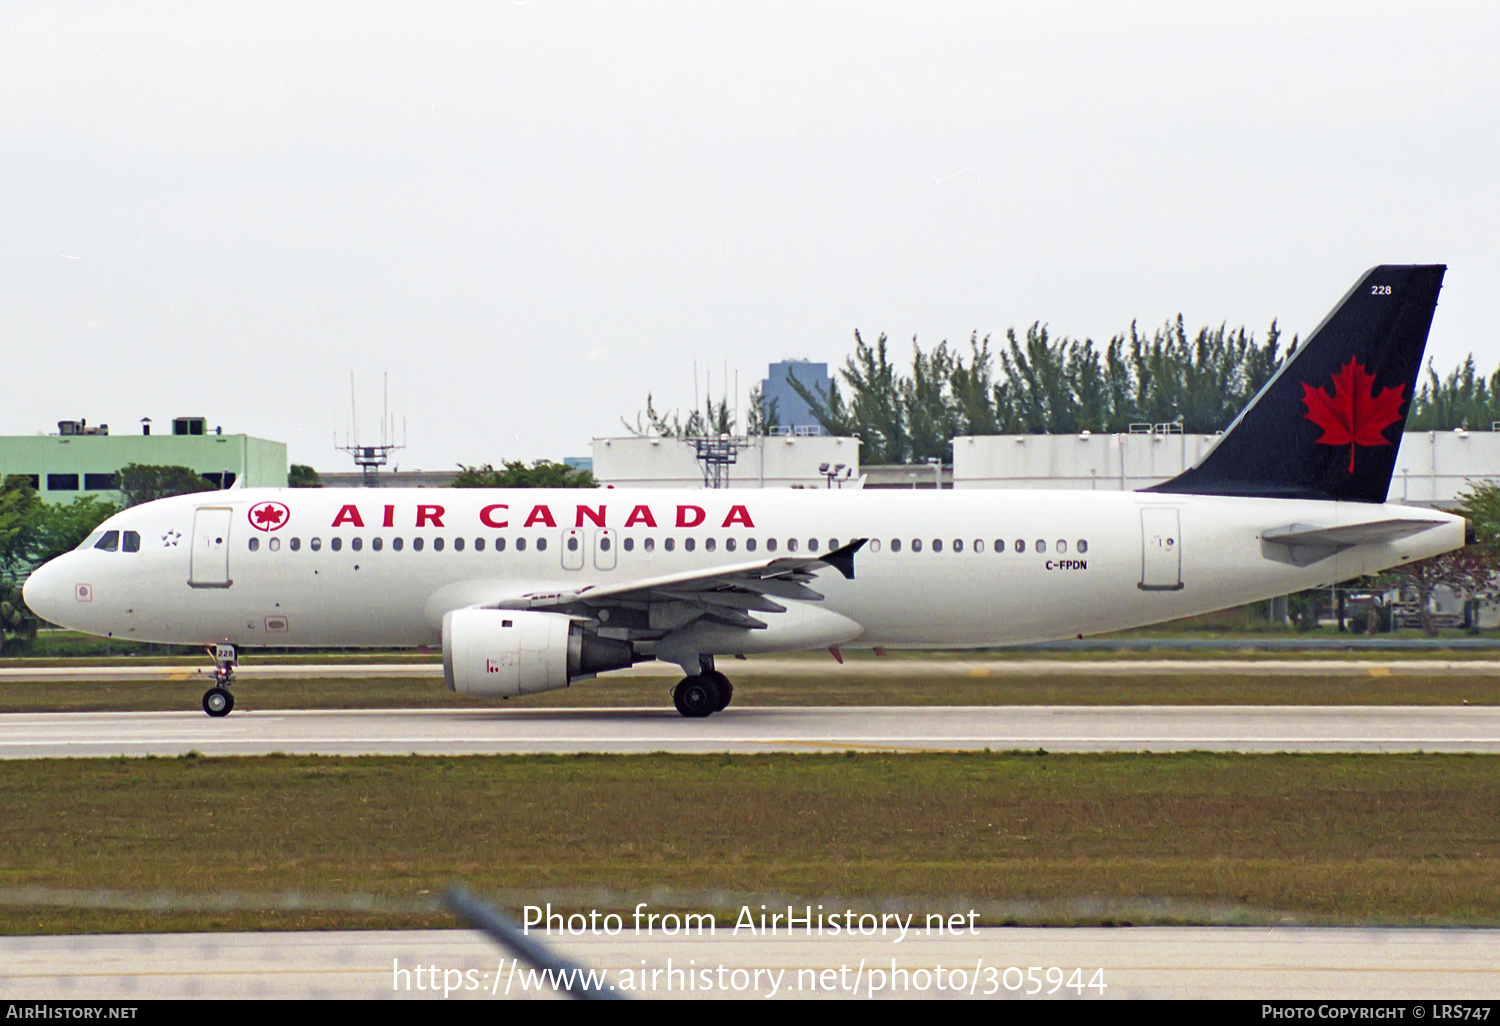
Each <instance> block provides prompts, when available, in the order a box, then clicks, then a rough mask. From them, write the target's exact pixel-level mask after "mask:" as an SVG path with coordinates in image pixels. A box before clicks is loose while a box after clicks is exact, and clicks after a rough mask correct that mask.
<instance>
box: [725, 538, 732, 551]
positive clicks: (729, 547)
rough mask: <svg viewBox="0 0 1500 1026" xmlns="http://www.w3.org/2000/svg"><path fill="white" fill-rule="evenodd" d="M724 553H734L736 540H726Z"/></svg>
mask: <svg viewBox="0 0 1500 1026" xmlns="http://www.w3.org/2000/svg"><path fill="white" fill-rule="evenodd" d="M724 551H725V552H733V551H734V539H733V538H725V539H724Z"/></svg>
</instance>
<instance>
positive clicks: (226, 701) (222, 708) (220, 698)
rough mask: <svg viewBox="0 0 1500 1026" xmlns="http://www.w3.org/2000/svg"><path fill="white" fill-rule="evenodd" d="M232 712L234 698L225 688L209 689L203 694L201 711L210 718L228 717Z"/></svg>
mask: <svg viewBox="0 0 1500 1026" xmlns="http://www.w3.org/2000/svg"><path fill="white" fill-rule="evenodd" d="M233 710H234V696H233V695H231V694H230V693H229V692H228V690H226V689H225V688H209V689H208V690H207V691H205V692H204V693H203V711H204V712H206V713H208V714H209V715H210V716H215V717H217V716H228V715H229V714H230V712H232V711H233Z"/></svg>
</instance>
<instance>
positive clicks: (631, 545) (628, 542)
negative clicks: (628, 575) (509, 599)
mask: <svg viewBox="0 0 1500 1026" xmlns="http://www.w3.org/2000/svg"><path fill="white" fill-rule="evenodd" d="M624 544H625V551H626V552H634V551H635V539H634V538H626V539H625V543H624Z"/></svg>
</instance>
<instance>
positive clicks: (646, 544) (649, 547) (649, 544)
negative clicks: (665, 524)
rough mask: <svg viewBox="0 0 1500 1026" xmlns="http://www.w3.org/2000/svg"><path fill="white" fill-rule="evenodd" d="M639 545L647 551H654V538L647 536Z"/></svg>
mask: <svg viewBox="0 0 1500 1026" xmlns="http://www.w3.org/2000/svg"><path fill="white" fill-rule="evenodd" d="M641 547H642V548H644V549H645V550H646V551H647V552H655V551H656V539H655V538H647V539H646V540H645V541H643V542H641Z"/></svg>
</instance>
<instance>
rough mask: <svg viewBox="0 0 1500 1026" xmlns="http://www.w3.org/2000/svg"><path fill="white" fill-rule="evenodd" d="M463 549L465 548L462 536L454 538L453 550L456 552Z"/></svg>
mask: <svg viewBox="0 0 1500 1026" xmlns="http://www.w3.org/2000/svg"><path fill="white" fill-rule="evenodd" d="M463 550H464V540H463V539H462V538H454V539H453V551H454V552H462V551H463Z"/></svg>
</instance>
